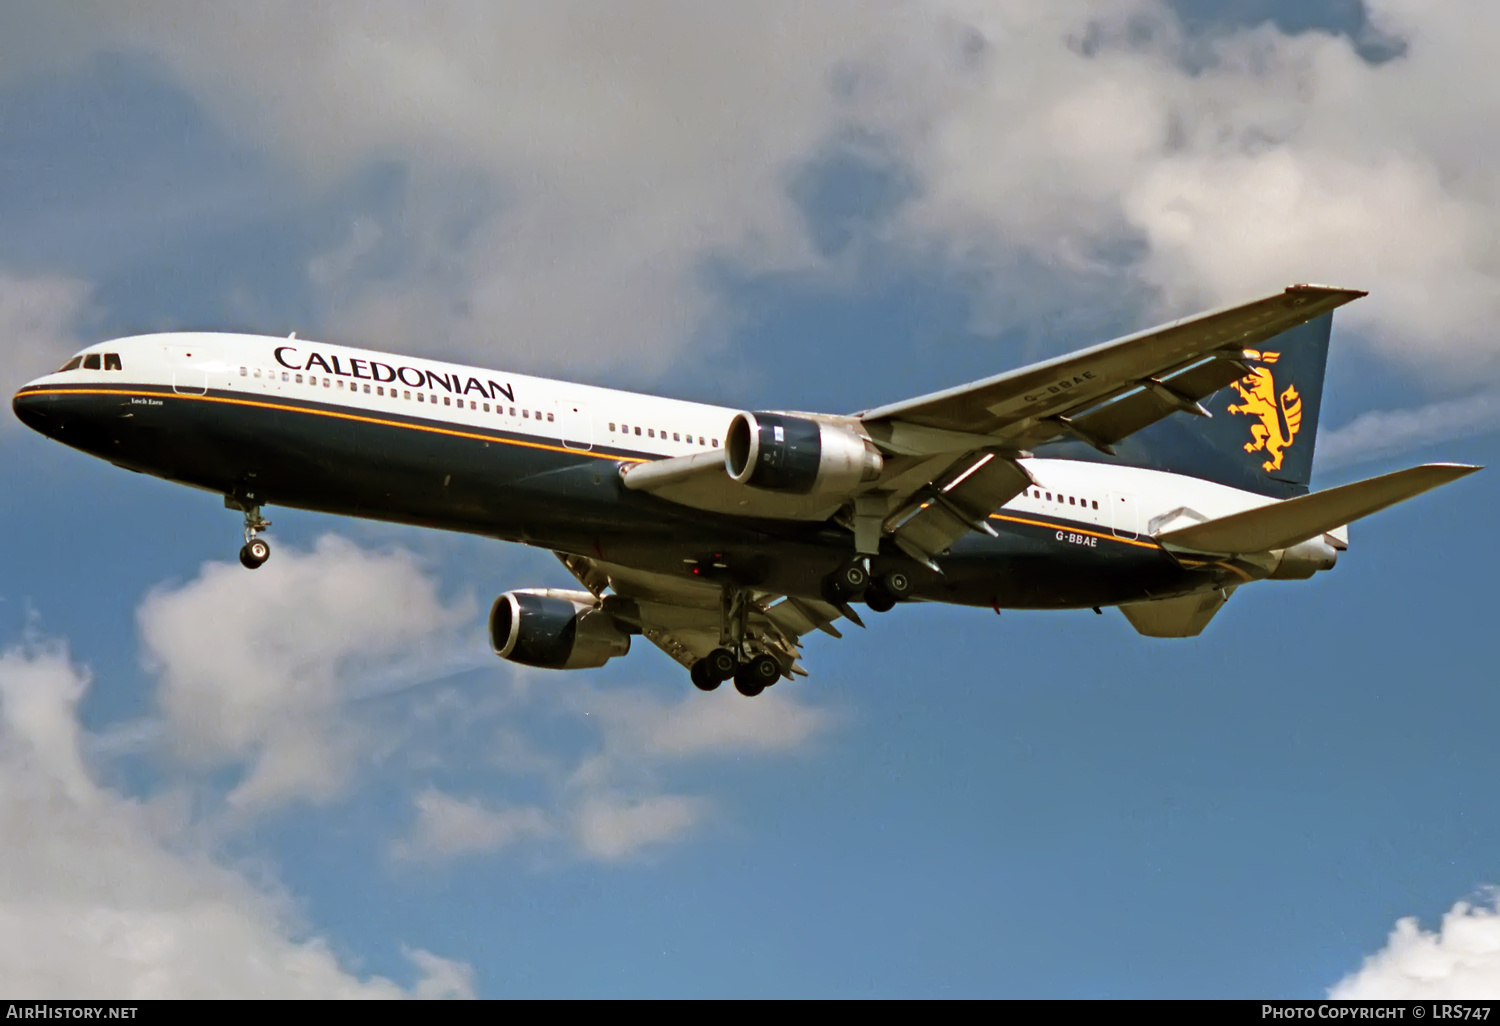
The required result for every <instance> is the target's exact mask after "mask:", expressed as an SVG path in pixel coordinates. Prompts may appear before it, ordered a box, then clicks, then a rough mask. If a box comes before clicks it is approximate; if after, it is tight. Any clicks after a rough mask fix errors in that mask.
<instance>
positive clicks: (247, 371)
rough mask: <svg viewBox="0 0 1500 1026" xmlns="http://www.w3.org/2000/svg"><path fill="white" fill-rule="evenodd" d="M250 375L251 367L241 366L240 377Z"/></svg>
mask: <svg viewBox="0 0 1500 1026" xmlns="http://www.w3.org/2000/svg"><path fill="white" fill-rule="evenodd" d="M249 375H250V368H249V367H241V368H240V377H242V378H244V377H248V376H249Z"/></svg>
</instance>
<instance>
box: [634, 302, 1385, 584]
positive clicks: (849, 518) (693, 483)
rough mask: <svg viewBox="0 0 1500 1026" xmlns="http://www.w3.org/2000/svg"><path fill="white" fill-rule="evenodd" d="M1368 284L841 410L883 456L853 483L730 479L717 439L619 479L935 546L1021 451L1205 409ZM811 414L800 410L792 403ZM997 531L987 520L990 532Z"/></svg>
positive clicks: (959, 528)
mask: <svg viewBox="0 0 1500 1026" xmlns="http://www.w3.org/2000/svg"><path fill="white" fill-rule="evenodd" d="M1364 294H1365V293H1363V292H1359V291H1355V290H1352V289H1336V288H1330V287H1328V286H1323V285H1293V286H1291V287H1290V288H1287V289H1285V290H1283V291H1281V292H1278V293H1275V294H1273V295H1269V296H1265V297H1262V298H1261V299H1257V300H1254V301H1252V302H1249V303H1243V304H1241V305H1239V306H1234V307H1228V308H1225V309H1222V310H1215V311H1211V312H1209V313H1204V314H1199V315H1197V316H1194V317H1188V318H1185V319H1183V320H1179V321H1173V322H1172V323H1170V324H1165V325H1162V326H1160V327H1157V328H1152V329H1151V330H1149V331H1143V332H1139V333H1137V334H1134V335H1129V336H1127V337H1125V338H1121V339H1116V340H1115V341H1113V342H1106V343H1104V344H1103V345H1098V346H1094V347H1092V348H1090V349H1083V350H1080V351H1078V352H1076V353H1070V354H1068V355H1066V356H1060V357H1057V358H1055V359H1052V360H1046V361H1043V362H1042V363H1037V364H1033V365H1032V366H1030V367H1023V368H1021V369H1019V370H1014V371H1008V372H1006V373H1004V374H1000V375H997V376H995V377H992V378H986V379H985V380H983V381H976V382H973V383H971V384H968V385H961V386H959V387H957V388H951V389H947V390H945V391H942V392H935V393H932V394H930V395H925V396H920V397H918V398H915V399H908V400H905V401H902V402H899V403H893V404H890V405H887V406H882V407H879V408H877V409H873V410H868V411H866V412H864V413H860V414H856V415H854V416H852V417H828V416H821V415H812V416H817V417H818V419H820V420H823V421H830V422H835V423H838V424H839V425H841V426H843V427H845V428H846V429H847V430H850V431H852V432H855V433H857V434H860V435H862V436H864V437H866V438H868V439H869V440H870V442H871V443H872V444H873V445H875V446H876V447H877V448H879V450H880V451H881V453H882V454H883V456H884V460H885V463H884V469H883V470H882V472H881V474H880V476H879V477H878V478H877V479H876V480H874V481H870V482H867V483H866V484H864V485H862V486H861V487H860V488H858V489H856V490H855V491H854V493H853V494H839V493H814V494H810V495H789V494H783V493H777V492H771V491H766V490H763V489H756V488H750V487H748V486H746V485H740V484H736V483H735V482H733V481H731V480H730V479H729V477H728V475H727V474H725V473H724V458H723V453H722V452H712V453H700V454H696V455H693V456H683V457H678V458H676V459H670V460H660V461H655V462H651V463H642V464H637V465H633V466H626V467H623V468H622V470H621V473H622V476H623V478H624V482H625V486H626V487H627V488H630V489H632V490H639V491H647V492H652V493H654V494H656V495H659V496H660V497H661V498H664V499H667V500H669V501H672V502H677V503H680V504H682V505H686V506H691V507H693V508H697V509H709V510H714V511H716V512H724V513H737V514H742V515H746V516H757V517H766V518H771V519H787V520H803V521H823V520H828V519H830V518H834V519H836V520H837V521H838V522H840V523H843V524H844V525H845V526H847V527H849V528H850V529H851V530H853V532H854V536H855V550H856V551H858V552H862V553H873V552H875V551H878V547H879V540H880V538H881V537H884V536H889V537H891V539H892V541H893V542H894V543H895V544H896V545H897V546H898V547H900V548H901V549H902V550H903V551H905V552H906V553H907V554H908V555H910V556H912V557H913V558H914V559H917V560H918V561H919V562H923V563H925V564H926V565H928V566H929V567H933V568H936V566H937V564H936V562H935V561H934V557H935V556H936V555H938V554H941V553H942V552H944V551H946V550H947V548H948V547H949V546H950V545H952V544H953V543H954V542H955V541H957V540H958V539H959V538H961V537H963V536H964V535H965V534H967V533H968V532H969V531H971V530H977V531H991V529H990V528H989V526H988V520H987V518H988V516H989V514H990V513H991V512H993V511H994V510H995V509H997V508H998V507H1000V506H1002V505H1004V504H1005V503H1007V502H1009V501H1010V500H1011V499H1012V498H1014V497H1015V496H1016V495H1019V494H1020V493H1021V491H1023V490H1024V489H1025V488H1027V487H1028V486H1029V485H1031V484H1032V483H1033V482H1032V480H1031V477H1030V475H1029V474H1028V473H1027V471H1026V470H1025V468H1024V467H1023V465H1022V464H1021V463H1019V462H1018V460H1019V459H1020V458H1022V457H1023V456H1024V455H1026V452H1027V450H1029V449H1031V448H1034V447H1035V446H1038V445H1041V444H1043V443H1044V442H1049V441H1052V440H1054V439H1057V438H1061V437H1075V438H1080V439H1082V440H1083V441H1085V442H1088V443H1089V444H1091V445H1094V446H1095V447H1097V448H1099V449H1101V450H1103V451H1105V452H1112V451H1113V450H1112V449H1111V448H1110V446H1111V445H1112V444H1113V443H1114V442H1117V441H1119V440H1121V439H1123V438H1125V437H1127V436H1129V435H1131V434H1133V433H1135V432H1136V431H1139V430H1141V429H1142V428H1144V427H1146V426H1147V425H1149V424H1152V423H1155V422H1156V421H1158V420H1161V419H1162V418H1164V417H1167V416H1169V415H1171V414H1172V413H1173V412H1174V411H1178V410H1182V411H1186V412H1189V413H1196V414H1199V415H1206V411H1205V410H1203V408H1202V406H1201V405H1200V400H1202V399H1205V398H1207V397H1208V396H1210V395H1212V394H1214V393H1215V392H1217V391H1219V390H1220V389H1222V388H1224V387H1226V386H1228V385H1229V384H1230V383H1231V382H1233V381H1235V380H1238V379H1239V378H1241V377H1243V376H1244V375H1245V374H1246V373H1247V370H1248V368H1247V366H1246V364H1245V363H1244V362H1243V361H1244V360H1245V359H1246V358H1247V350H1251V351H1252V352H1251V354H1250V355H1251V356H1253V355H1254V353H1253V350H1254V348H1255V347H1257V346H1260V345H1261V344H1263V343H1265V342H1266V341H1268V340H1270V339H1272V338H1275V337H1276V336H1277V335H1280V334H1282V333H1283V332H1285V331H1288V330H1290V329H1292V328H1295V327H1297V326H1298V325H1300V324H1304V323H1306V322H1307V321H1310V320H1312V319H1314V318H1316V317H1320V316H1322V315H1323V314H1326V313H1328V312H1329V311H1331V310H1333V309H1335V308H1337V307H1339V306H1342V305H1343V304H1345V303H1348V302H1350V301H1352V300H1354V299H1357V298H1359V297H1360V296H1363V295H1364ZM798 416H803V415H800V414H799V415H798ZM991 533H992V532H991Z"/></svg>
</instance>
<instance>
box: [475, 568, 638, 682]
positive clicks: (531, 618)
mask: <svg viewBox="0 0 1500 1026" xmlns="http://www.w3.org/2000/svg"><path fill="white" fill-rule="evenodd" d="M490 646H491V647H492V648H494V650H495V654H496V655H498V656H499V657H500V658H502V659H509V660H510V661H511V662H513V663H522V664H523V665H526V666H537V667H541V668H542V669H544V670H586V669H592V668H593V667H596V666H603V665H604V664H605V663H607V662H609V661H610V660H611V659H613V658H615V657H616V656H622V655H625V654H626V653H627V652H629V651H630V636H629V635H627V634H626V633H625V632H624V631H622V630H620V628H619V626H617V625H616V624H615V621H614V619H613V618H612V617H611V616H610V615H609V614H608V613H606V612H604V610H602V609H600V608H599V600H598V599H596V598H594V596H592V595H590V594H589V593H588V592H586V591H560V590H558V589H555V588H529V589H525V590H522V591H507V592H506V593H505V594H504V595H501V596H500V597H499V598H497V599H496V600H495V604H494V605H493V606H491V607H490Z"/></svg>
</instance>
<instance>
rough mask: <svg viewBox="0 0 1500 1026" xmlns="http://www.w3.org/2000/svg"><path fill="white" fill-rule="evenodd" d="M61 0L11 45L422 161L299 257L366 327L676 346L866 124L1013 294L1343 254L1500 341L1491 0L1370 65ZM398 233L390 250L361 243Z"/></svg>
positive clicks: (1377, 296) (916, 219) (496, 355)
mask: <svg viewBox="0 0 1500 1026" xmlns="http://www.w3.org/2000/svg"><path fill="white" fill-rule="evenodd" d="M54 6H55V5H40V6H38V7H35V8H26V9H23V10H20V11H19V12H18V13H14V14H11V15H10V18H12V19H14V20H13V21H12V22H11V25H12V27H13V28H14V31H12V32H9V33H6V32H0V38H5V37H7V36H8V37H9V38H11V39H16V38H24V39H26V40H27V41H28V42H27V45H26V46H25V48H24V52H17V51H16V47H14V46H6V45H4V44H0V54H3V55H4V56H5V58H6V61H8V62H9V63H10V65H11V66H13V67H14V68H16V69H21V70H22V71H24V70H35V69H36V68H37V67H38V64H39V62H40V63H42V64H47V65H56V64H58V63H64V62H66V61H67V60H69V59H77V57H78V56H79V55H81V54H85V53H88V52H91V51H94V50H99V49H122V48H123V49H127V50H132V49H133V50H140V51H144V52H146V53H149V54H151V55H153V56H154V57H155V58H157V59H158V60H159V61H161V63H162V66H163V67H165V68H166V69H168V71H169V72H170V73H171V74H173V75H175V76H176V77H177V79H178V80H179V81H181V82H182V83H184V84H185V85H186V87H187V88H189V89H190V90H191V91H192V92H193V94H194V95H195V96H196V97H198V98H199V99H200V100H201V101H202V102H203V103H204V104H205V105H206V106H207V107H208V108H209V109H210V110H212V111H213V112H215V114H216V116H217V117H219V118H220V119H221V120H223V121H224V122H225V123H226V124H228V125H230V126H232V128H233V129H234V131H235V132H236V133H237V134H238V135H242V136H248V137H252V138H257V139H259V140H260V141H261V142H262V143H263V144H264V145H265V146H266V147H268V148H269V149H270V150H272V151H273V152H274V153H276V154H277V156H278V157H279V158H280V159H281V160H283V161H285V162H286V163H287V164H288V165H289V166H291V167H294V168H296V169H298V170H300V171H301V172H302V173H303V174H304V175H305V176H307V177H308V178H309V179H312V180H316V181H320V182H331V181H334V180H337V178H338V176H340V175H345V174H348V173H349V172H350V171H351V170H353V169H355V168H357V167H359V166H361V165H362V164H365V163H367V162H369V161H371V160H377V159H384V160H395V161H397V162H399V163H401V164H402V165H403V166H405V167H406V168H407V169H408V171H409V172H410V178H409V182H410V186H409V189H408V196H407V204H406V207H405V208H404V209H403V210H402V211H400V212H398V213H396V214H395V215H392V216H390V217H386V218H385V219H384V220H377V221H372V220H370V218H372V217H373V218H379V217H380V216H381V215H379V214H369V215H366V217H365V219H364V220H361V221H358V222H355V223H352V224H351V226H350V232H349V235H348V238H347V240H346V241H345V242H343V243H340V244H339V245H337V246H335V247H333V248H332V249H331V250H330V252H329V253H327V254H325V255H324V256H322V257H320V258H318V259H317V260H315V261H313V263H312V266H311V267H310V268H309V274H310V276H311V278H312V279H313V280H314V282H315V283H316V284H317V285H318V286H319V288H320V289H321V290H322V294H323V296H324V298H325V301H326V303H327V304H328V320H329V323H331V324H332V325H334V326H335V329H336V330H337V331H338V332H339V333H340V334H348V335H351V336H357V337H359V338H360V339H362V340H365V341H368V342H370V343H371V344H375V345H384V346H392V347H403V346H405V347H415V348H421V349H429V348H431V347H433V346H436V345H441V346H442V347H444V349H446V350H449V351H456V350H466V351H468V352H469V353H471V354H480V353H482V354H484V355H485V357H486V358H489V359H494V360H500V359H508V360H511V361H516V360H520V361H522V362H527V363H531V364H533V365H538V364H546V365H551V366H558V365H564V364H566V365H570V366H571V365H576V364H577V363H578V361H579V360H580V359H581V358H587V359H588V360H589V361H591V365H593V366H596V367H603V366H609V365H614V366H617V367H629V368H632V369H634V370H638V371H639V372H641V373H651V372H656V371H661V370H663V369H664V368H666V367H667V366H669V365H670V363H671V361H672V360H673V359H674V358H675V357H676V356H678V355H679V354H680V353H681V352H682V350H683V347H684V345H686V344H687V343H688V342H689V341H690V340H692V339H694V338H698V339H704V338H711V337H712V336H713V335H714V333H715V332H716V331H719V330H722V329H723V328H724V327H725V326H726V325H727V323H728V321H727V319H726V317H727V314H728V311H727V310H726V309H725V308H724V306H723V304H722V297H721V296H720V295H719V294H718V293H717V292H716V290H715V288H714V287H713V286H712V284H710V283H709V281H708V278H707V277H706V274H705V270H706V268H707V267H708V266H710V265H711V264H713V263H714V262H716V261H717V262H722V263H725V264H728V265H732V266H739V267H742V268H746V269H750V270H769V269H777V270H800V271H804V272H806V271H813V272H817V273H822V272H826V271H827V270H828V268H826V267H824V266H823V265H822V264H821V262H820V261H819V259H818V258H817V257H816V256H815V255H814V254H813V253H812V252H811V250H810V248H809V245H808V241H807V238H806V234H805V231H804V227H803V225H802V224H801V223H800V218H799V215H798V213H797V211H796V210H795V208H794V207H793V206H792V204H791V203H790V202H789V201H788V198H787V195H786V187H787V182H788V176H789V173H790V172H791V171H792V170H794V169H795V168H797V167H799V166H801V164H802V162H805V161H807V160H808V159H810V158H812V157H813V156H814V155H815V154H816V153H818V152H819V150H820V147H822V146H824V145H826V144H827V142H828V141H829V140H830V139H831V138H834V137H836V136H837V135H838V134H839V133H840V132H843V131H846V130H848V129H851V128H852V129H855V130H866V131H871V132H874V133H877V134H879V135H880V136H882V137H883V138H884V139H885V140H886V141H887V142H888V144H889V145H888V147H887V148H886V149H888V152H890V153H892V154H895V155H896V156H897V157H899V159H901V160H903V161H904V162H906V164H907V165H908V166H907V168H906V170H907V171H908V172H909V173H910V175H911V177H912V179H913V181H914V185H915V189H914V196H915V197H916V199H915V200H914V201H913V202H912V203H910V204H909V205H908V207H907V208H906V209H905V211H904V212H903V214H902V215H901V216H900V217H899V218H897V220H896V221H895V222H894V223H893V224H892V226H891V227H890V228H889V230H888V231H887V232H886V235H885V241H886V243H887V244H889V245H892V246H894V247H896V248H897V249H898V250H900V251H903V252H907V253H910V254H920V255H921V256H922V258H923V259H926V258H927V257H928V255H930V254H933V253H938V254H945V255H946V259H947V261H948V262H949V263H950V265H951V266H953V267H954V268H956V269H957V270H960V271H962V272H963V274H964V278H965V280H971V281H977V282H979V283H980V284H979V287H980V288H981V290H982V291H984V292H985V293H987V294H988V295H989V296H991V297H993V296H996V295H999V296H1005V297H1008V298H1009V300H1010V303H1009V304H1007V303H1000V304H999V305H998V306H997V307H996V308H997V309H1004V310H1010V311H1011V312H1012V315H1013V316H1021V317H1025V316H1028V315H1036V314H1039V313H1047V314H1054V315H1055V314H1056V313H1057V312H1058V311H1060V310H1067V309H1070V308H1071V307H1073V306H1075V305H1076V304H1077V302H1078V297H1077V296H1076V295H1073V296H1070V295H1065V294H1062V290H1065V289H1068V288H1076V287H1078V285H1077V283H1078V280H1079V276H1084V277H1088V276H1094V277H1097V278H1099V279H1101V280H1104V281H1106V282H1108V283H1109V284H1108V285H1107V287H1106V288H1105V289H1104V290H1103V293H1102V295H1096V294H1094V293H1090V298H1092V299H1099V301H1104V302H1114V303H1122V299H1123V297H1132V296H1137V295H1139V294H1140V293H1142V292H1145V293H1148V294H1151V295H1154V296H1155V297H1156V298H1157V312H1158V313H1159V314H1161V315H1162V316H1166V315H1168V314H1169V313H1170V314H1176V313H1182V312H1187V311H1188V310H1190V309H1192V308H1193V307H1196V306H1199V305H1202V304H1206V303H1212V302H1219V301H1228V300H1232V299H1236V298H1241V297H1244V296H1246V295H1250V294H1253V293H1255V292H1257V291H1259V290H1261V289H1265V288H1275V287H1279V286H1281V285H1284V284H1288V283H1289V282H1291V281H1294V280H1320V281H1326V280H1333V281H1336V282H1338V283H1340V284H1349V285H1353V286H1356V287H1363V288H1368V289H1371V290H1372V296H1371V297H1370V298H1369V299H1367V300H1364V301H1362V302H1360V303H1358V304H1354V305H1353V306H1352V307H1350V308H1349V309H1348V310H1346V311H1345V312H1344V313H1343V314H1341V317H1343V318H1344V323H1346V324H1352V325H1354V326H1356V327H1358V328H1359V329H1360V330H1361V332H1362V333H1363V334H1364V335H1366V336H1368V337H1369V338H1370V339H1371V340H1373V342H1374V343H1375V344H1376V345H1378V346H1379V347H1380V348H1381V350H1382V352H1384V353H1385V354H1386V355H1387V356H1389V357H1390V358H1392V359H1396V360H1400V361H1405V362H1410V363H1411V364H1412V365H1414V366H1416V367H1419V368H1421V369H1422V370H1423V371H1424V372H1425V373H1429V374H1432V375H1435V376H1442V375H1444V374H1447V375H1458V374H1472V373H1473V370H1474V363H1475V361H1476V360H1479V361H1483V362H1484V368H1483V370H1484V373H1486V374H1495V373H1500V362H1497V361H1495V360H1493V359H1492V358H1491V354H1492V353H1493V347H1492V346H1490V344H1489V334H1488V332H1489V326H1490V325H1491V324H1492V323H1494V321H1495V320H1496V315H1497V314H1500V255H1497V251H1496V249H1495V247H1494V246H1493V245H1492V240H1493V239H1494V237H1495V236H1496V234H1497V232H1500V170H1497V168H1500V159H1496V158H1500V143H1497V142H1496V141H1495V140H1494V139H1493V138H1492V136H1493V133H1484V132H1476V131H1474V126H1475V125H1483V124H1489V123H1492V122H1493V121H1494V120H1495V117H1496V116H1497V115H1500V85H1496V84H1495V83H1494V79H1493V76H1490V75H1487V74H1485V71H1486V69H1487V68H1488V66H1489V63H1490V53H1489V48H1488V47H1487V41H1488V39H1489V38H1491V36H1492V35H1493V31H1494V30H1496V29H1500V9H1494V10H1492V9H1490V8H1489V7H1486V6H1483V5H1481V6H1480V7H1475V5H1473V4H1470V3H1459V2H1457V0H1447V2H1426V0H1371V2H1370V3H1369V4H1367V7H1368V9H1369V11H1370V16H1371V18H1372V20H1373V21H1374V22H1375V23H1376V24H1377V25H1379V26H1380V28H1381V29H1382V30H1383V31H1385V32H1387V33H1390V34H1391V35H1393V36H1396V37H1399V38H1401V39H1402V40H1403V41H1404V42H1405V44H1406V50H1405V53H1404V54H1403V55H1402V56H1400V57H1398V58H1396V59H1393V60H1389V61H1386V62H1384V63H1381V64H1379V65H1372V64H1369V63H1367V62H1365V61H1363V60H1362V59H1360V58H1359V56H1358V54H1357V53H1356V52H1355V50H1354V48H1353V45H1352V44H1351V42H1350V41H1349V40H1348V39H1347V38H1344V37H1341V36H1335V35H1331V34H1326V33H1320V32H1307V33H1303V34H1300V35H1298V36H1295V37H1289V36H1285V35H1282V34H1281V33H1280V32H1278V31H1277V30H1276V29H1275V28H1274V27H1273V26H1271V25H1269V24H1265V25H1262V26H1260V27H1258V28H1254V29H1246V30H1241V31H1238V32H1233V33H1228V34H1225V35H1222V36H1219V37H1216V38H1215V39H1214V40H1213V41H1212V42H1207V43H1205V42H1204V41H1202V40H1197V41H1192V42H1191V43H1189V42H1187V41H1185V40H1184V39H1183V36H1182V31H1181V28H1180V26H1179V25H1178V23H1177V22H1176V20H1175V18H1174V16H1173V15H1172V14H1171V12H1170V10H1169V9H1168V8H1167V7H1166V6H1165V5H1164V4H1163V3H1160V2H1159V0H1111V2H1103V3H1101V2H1094V0H1061V2H1057V3H1050V4H1043V5H1039V4H1035V3H1032V2H1030V0H926V2H923V3H917V4H911V5H907V6H905V7H902V8H900V9H899V10H894V11H893V10H892V9H890V8H889V7H888V6H886V5H866V4H856V5H847V4H846V5H840V6H839V7H837V8H826V9H825V8H822V7H817V6H813V7H808V6H807V5H796V4H783V3H763V4H753V5H739V6H730V7H726V6H724V5H710V6H701V5H700V6H691V5H690V6H686V7H685V6H683V5H680V4H671V3H656V2H647V3H638V4H633V5H631V6H630V7H629V8H628V10H627V9H623V8H622V9H615V8H611V7H600V6H598V5H592V4H585V3H576V4H575V3H555V4H548V5H544V6H538V7H520V8H517V7H504V8H497V7H494V6H493V5H486V4H478V3H459V2H456V3H449V4H444V5H426V6H424V7H423V8H422V10H421V12H420V13H415V12H414V11H413V10H412V9H411V8H410V7H409V5H406V4H400V3H394V2H374V3H371V2H360V3H352V2H349V3H343V2H332V3H324V4H321V5H307V4H301V3H296V4H294V3H291V2H289V0H288V2H285V3H280V4H272V5H271V6H270V7H269V8H266V7H264V6H263V7H261V8H257V9H256V11H255V12H254V14H253V15H251V14H247V13H245V12H243V11H240V10H238V9H234V8H218V7H212V8H211V7H203V8H183V7H182V6H181V5H179V4H176V3H165V2H155V3H153V2H146V3H137V4H131V5H128V6H121V5H115V4H100V5H98V6H97V7H96V8H95V9H94V11H93V16H92V17H88V18H79V17H76V16H72V15H71V14H70V15H64V14H61V13H53V12H52V11H51V10H50V9H51V8H52V7H54ZM0 27H3V26H0ZM1190 56H1191V57H1193V58H1194V59H1195V60H1196V63H1194V62H1193V61H1190V60H1189V57H1190ZM3 63H5V62H0V64H3ZM1190 64H1192V65H1193V66H1191V67H1190V66H1189V65H1190ZM13 73H21V72H20V71H16V72H13ZM390 239H399V240H400V244H401V245H402V246H404V247H405V249H406V253H405V259H404V261H402V262H400V266H399V267H398V268H397V269H396V270H394V271H393V270H392V269H391V267H390V266H389V262H386V263H385V264H383V265H382V266H383V269H382V270H380V271H379V272H376V271H373V270H370V269H366V268H364V265H363V263H362V260H363V257H364V256H365V255H366V254H368V253H369V251H370V250H371V248H372V247H377V246H379V245H382V244H383V240H390ZM1022 258H1024V259H1022ZM377 263H378V262H377ZM1023 264H1026V265H1028V266H1036V267H1041V268H1044V269H1045V272H1044V273H1045V274H1047V275H1051V276H1052V277H1051V278H1050V279H1048V280H1047V286H1048V287H1045V288H1038V287H1037V282H1036V281H1035V279H1034V278H1033V277H1026V278H1025V279H1024V280H1022V279H1020V278H1018V277H1017V276H1016V273H1015V272H1016V268H1017V267H1019V266H1022V265H1023ZM1015 304H1022V307H1021V308H1020V309H1019V311H1017V309H1016V306H1015ZM1123 305H1129V306H1138V305H1140V304H1139V303H1138V302H1135V301H1133V300H1132V301H1126V302H1125V303H1124V304H1123ZM1067 341H1074V340H1071V339H1070V340H1067ZM1076 341H1079V342H1083V341H1089V339H1078V340H1076Z"/></svg>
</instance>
